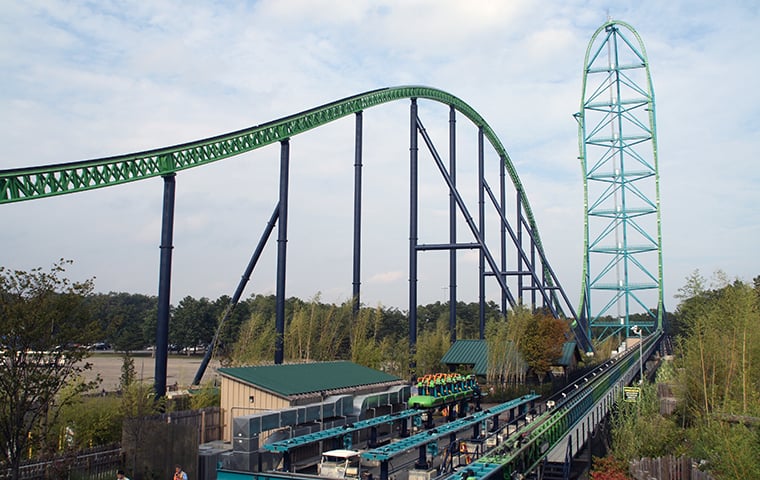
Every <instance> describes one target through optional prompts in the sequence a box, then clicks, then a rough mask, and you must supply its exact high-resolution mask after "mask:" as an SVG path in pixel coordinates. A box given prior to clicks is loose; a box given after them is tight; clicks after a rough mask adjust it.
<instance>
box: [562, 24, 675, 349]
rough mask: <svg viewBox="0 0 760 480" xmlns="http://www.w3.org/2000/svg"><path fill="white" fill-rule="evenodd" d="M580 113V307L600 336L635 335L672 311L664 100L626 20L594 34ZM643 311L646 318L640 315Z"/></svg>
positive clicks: (658, 326) (652, 328)
mask: <svg viewBox="0 0 760 480" xmlns="http://www.w3.org/2000/svg"><path fill="white" fill-rule="evenodd" d="M623 30H626V31H627V32H630V34H631V35H632V36H633V39H631V38H629V36H628V35H627V32H625V33H624V31H623ZM597 38H598V39H599V41H598V42H596V43H595V41H597ZM605 50H606V53H607V55H604V53H605ZM576 118H577V119H578V144H579V145H578V146H579V150H580V160H581V167H582V169H583V174H584V178H583V180H584V184H583V187H584V211H585V222H584V230H585V231H584V259H583V276H582V287H581V301H580V307H579V309H578V314H579V315H580V316H581V318H583V319H584V320H585V321H583V322H582V323H585V324H587V325H589V328H590V331H589V336H593V337H594V338H596V339H597V340H599V341H602V340H604V339H605V338H608V337H610V336H613V335H620V334H622V337H623V338H628V337H630V336H632V332H631V328H632V327H633V326H634V325H633V323H636V325H635V326H637V327H639V328H643V329H644V331H645V332H647V333H652V332H654V331H655V330H659V329H661V328H662V322H663V313H664V312H663V304H664V303H663V281H662V240H661V238H662V236H661V216H660V177H659V172H658V155H657V130H656V125H655V98H654V89H653V87H652V77H651V74H650V71H649V61H648V59H647V55H646V51H645V49H644V43H643V42H642V40H641V37H640V36H639V34H638V33H637V32H636V30H634V29H633V27H631V26H630V25H628V24H627V23H624V22H620V21H617V20H610V21H608V22H607V23H605V24H604V25H602V26H601V27H599V28H598V29H597V30H596V32H595V33H594V35H593V36H592V37H591V40H590V41H589V45H588V49H587V50H586V57H585V62H584V70H583V89H582V95H581V107H580V112H579V113H578V114H577V115H576ZM653 267H656V269H655V268H653ZM647 291H656V292H657V298H656V300H655V299H652V298H649V297H647V296H646V295H647V294H646V292H647ZM592 300H593V302H592ZM655 301H656V305H655V304H654V302H655ZM615 309H617V311H615ZM636 309H640V310H643V311H644V313H645V316H646V317H647V318H646V319H641V318H640V319H638V320H636V321H635V322H634V321H632V320H631V314H632V313H634V310H636ZM610 319H612V320H610Z"/></svg>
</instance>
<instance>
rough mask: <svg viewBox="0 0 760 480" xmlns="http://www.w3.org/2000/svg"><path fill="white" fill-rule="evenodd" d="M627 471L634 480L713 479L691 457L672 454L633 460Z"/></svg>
mask: <svg viewBox="0 0 760 480" xmlns="http://www.w3.org/2000/svg"><path fill="white" fill-rule="evenodd" d="M629 471H630V474H631V477H633V478H634V479H635V480H714V479H713V477H712V476H711V475H710V474H708V473H707V472H703V471H701V470H699V469H698V468H697V466H696V464H695V462H694V460H692V459H691V458H687V457H674V456H672V455H668V456H667V457H659V458H642V459H639V460H634V461H632V462H631V464H630V466H629Z"/></svg>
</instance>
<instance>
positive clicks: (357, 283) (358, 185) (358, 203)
mask: <svg viewBox="0 0 760 480" xmlns="http://www.w3.org/2000/svg"><path fill="white" fill-rule="evenodd" d="M362 124H363V122H362V112H356V138H355V144H354V279H353V280H354V281H353V302H354V303H353V310H352V311H353V315H354V318H356V316H357V315H358V314H359V308H360V307H361V299H360V296H359V295H360V292H361V246H362Z"/></svg>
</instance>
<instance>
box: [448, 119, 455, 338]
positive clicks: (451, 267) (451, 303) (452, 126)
mask: <svg viewBox="0 0 760 480" xmlns="http://www.w3.org/2000/svg"><path fill="white" fill-rule="evenodd" d="M456 125H457V115H456V109H455V108H454V107H450V108H449V176H450V177H451V184H452V185H454V187H456V184H457V162H456V158H457V148H456V147H457V141H456V133H457V129H456ZM456 208H457V200H456V197H455V196H454V192H452V191H449V244H450V245H455V244H456V243H457V217H456V213H457V210H456ZM449 332H450V335H451V336H450V338H451V343H452V344H453V343H454V342H455V341H456V339H457V251H456V249H455V248H450V249H449Z"/></svg>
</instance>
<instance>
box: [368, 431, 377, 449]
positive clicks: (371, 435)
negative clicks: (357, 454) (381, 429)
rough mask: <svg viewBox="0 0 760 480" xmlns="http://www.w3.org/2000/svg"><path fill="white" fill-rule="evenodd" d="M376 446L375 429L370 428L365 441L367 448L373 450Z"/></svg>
mask: <svg viewBox="0 0 760 480" xmlns="http://www.w3.org/2000/svg"><path fill="white" fill-rule="evenodd" d="M376 446H377V427H376V426H372V427H370V429H369V438H368V439H367V448H370V449H372V448H375V447H376Z"/></svg>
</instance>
